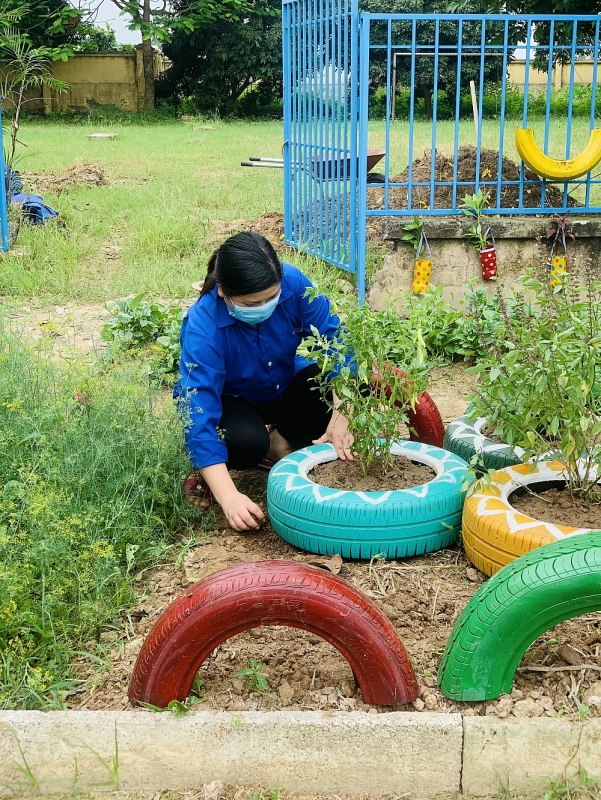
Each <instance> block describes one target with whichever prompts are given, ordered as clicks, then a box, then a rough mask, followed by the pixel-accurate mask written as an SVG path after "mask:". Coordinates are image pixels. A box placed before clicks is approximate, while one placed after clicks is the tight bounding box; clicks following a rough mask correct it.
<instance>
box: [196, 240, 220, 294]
mask: <svg viewBox="0 0 601 800" xmlns="http://www.w3.org/2000/svg"><path fill="white" fill-rule="evenodd" d="M216 264H217V250H215V251H213V254H212V256H211V258H210V259H209V263H208V269H207V276H206V278H205V280H204V283H203V286H202V290H201V292H200V297H204V296H205V294H208V293H209V292H210V291H211V289H212V288H213V286H215V285H216V283H217V277H216V276H215V265H216Z"/></svg>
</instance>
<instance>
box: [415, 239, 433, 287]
mask: <svg viewBox="0 0 601 800" xmlns="http://www.w3.org/2000/svg"><path fill="white" fill-rule="evenodd" d="M424 248H425V249H426V251H427V253H428V258H423V257H422V255H421V252H422V250H423V249H424ZM431 275H432V251H431V250H430V245H429V244H428V240H427V239H426V234H425V233H424V232H423V231H422V234H421V236H420V239H419V244H418V246H417V251H416V253H415V267H414V268H413V283H412V284H411V288H412V290H413V294H421V293H422V292H427V291H428V287H429V286H430V277H431Z"/></svg>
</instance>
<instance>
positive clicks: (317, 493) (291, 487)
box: [273, 442, 465, 506]
mask: <svg viewBox="0 0 601 800" xmlns="http://www.w3.org/2000/svg"><path fill="white" fill-rule="evenodd" d="M416 445H417V446H416ZM428 448H429V445H425V444H423V443H421V442H416V443H411V447H409V448H408V449H410V450H413V451H414V452H417V453H419V452H424V451H426V452H427V450H428ZM313 455H315V454H314V452H312V451H310V450H307V449H303V450H297V451H296V452H295V453H293V454H292V456H288V458H294V461H296V463H297V464H300V463H301V462H302V461H303V460H304V459H305V458H307V457H309V456H313ZM455 458H456V457H455V456H454V455H453V453H450V452H447V453H445V455H444V456H443V457H442V458H440V459H439V462H440V463H441V464H445V463H446V462H447V461H449V460H454V459H455ZM284 466H285V465H284ZM428 466H429V465H428ZM458 471H459V472H461V473H464V472H465V468H464V467H462V466H461V465H459V464H458V465H457V466H455V467H451V468H450V469H449V470H448V471H446V472H445V473H444V474H443V475H439V476H437V477H436V478H434V480H432V481H431V482H429V483H424V484H423V485H422V486H417V487H416V488H415V489H395V490H392V491H388V492H384V493H383V494H382V495H381V496H380V497H374V496H373V495H374V494H376V493H375V492H373V493H372V494H366V493H365V492H356V491H349V490H347V489H343V490H342V491H339V492H334V491H332V489H329V488H328V487H327V486H321V485H320V484H318V483H315V482H314V481H311V480H309V478H306V477H304V476H303V475H299V474H298V472H284V471H282V469H278V467H277V466H276V467H274V468H273V474H274V475H278V476H279V477H286V485H285V490H286V491H287V492H296V491H301V490H302V489H310V490H311V493H312V494H313V497H314V498H315V500H316V502H317V503H323V502H325V501H326V500H334V499H335V498H337V497H342V496H344V495H349V494H352V495H353V496H354V497H359V498H361V500H363V501H364V502H366V503H369V504H370V505H373V506H377V505H380V503H384V502H385V501H386V500H387V499H388V498H389V497H390V495H391V494H392V492H393V491H396V492H406V493H407V494H412V495H414V496H415V497H419V498H423V497H426V496H427V494H428V492H429V490H430V487H431V486H432V485H433V484H434V483H436V484H441V483H457V478H456V477H455V475H454V474H453V473H454V472H458ZM295 480H299V481H300V483H299V484H295ZM322 489H324V490H325V491H326V492H327V494H326V495H325V496H324V495H322V493H321V490H322Z"/></svg>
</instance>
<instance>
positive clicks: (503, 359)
mask: <svg viewBox="0 0 601 800" xmlns="http://www.w3.org/2000/svg"><path fill="white" fill-rule="evenodd" d="M523 286H524V289H525V290H526V291H527V292H529V293H530V294H531V295H533V296H534V297H535V299H536V303H537V306H538V308H539V311H538V312H537V313H536V314H534V313H532V311H531V307H530V306H529V305H528V304H527V303H526V302H525V300H524V297H523V296H521V295H516V297H515V302H516V307H515V315H514V318H513V319H511V318H510V317H509V315H508V314H507V313H506V312H505V303H504V301H503V300H502V299H500V301H499V302H500V310H501V318H502V320H503V324H502V329H501V330H500V331H499V335H498V341H495V340H493V341H491V342H490V343H489V346H488V348H487V351H488V352H487V355H486V357H484V358H483V359H482V360H481V361H480V362H479V363H478V364H477V365H476V366H475V367H473V368H472V370H473V371H474V372H476V373H478V375H479V376H480V383H479V387H478V390H477V391H476V392H475V393H474V394H473V395H472V396H471V398H470V400H471V401H472V403H473V408H474V414H475V415H477V416H483V417H486V418H487V420H488V424H489V427H492V428H494V433H495V434H497V435H498V436H500V437H501V438H502V440H503V441H504V442H507V443H508V444H510V445H513V446H519V447H523V448H524V450H525V451H526V456H525V457H526V458H528V457H531V456H534V457H536V458H540V457H542V456H545V457H547V458H552V459H554V460H556V461H559V462H560V463H561V464H563V466H564V469H565V473H566V476H567V485H568V488H569V490H570V491H571V492H580V493H581V494H582V495H583V496H585V497H589V498H591V499H595V500H596V501H597V502H598V501H599V499H600V498H599V488H598V486H597V480H598V474H599V468H600V467H601V397H600V395H599V390H598V385H597V381H598V380H599V376H600V375H601V331H600V329H599V320H600V319H601V283H599V282H594V281H592V280H591V281H590V282H589V285H588V286H587V287H586V288H584V289H576V288H574V289H570V287H569V286H568V285H567V283H566V284H564V289H563V291H559V290H557V289H556V290H555V291H554V292H551V290H550V288H549V286H548V284H547V283H546V282H545V283H544V284H543V283H541V282H540V281H538V280H536V279H535V278H533V277H532V276H531V275H527V276H526V277H524V278H523ZM474 313H475V315H476V319H477V320H478V321H479V320H480V319H481V318H482V317H481V310H480V309H479V308H478V307H476V308H475V311H474ZM499 343H501V345H502V346H499Z"/></svg>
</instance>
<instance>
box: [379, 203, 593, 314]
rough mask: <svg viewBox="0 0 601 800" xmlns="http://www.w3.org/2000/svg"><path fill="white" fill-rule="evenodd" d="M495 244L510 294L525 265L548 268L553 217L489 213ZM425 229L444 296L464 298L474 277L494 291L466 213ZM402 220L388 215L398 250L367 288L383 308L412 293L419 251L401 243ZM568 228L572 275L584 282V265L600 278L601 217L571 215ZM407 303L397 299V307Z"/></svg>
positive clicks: (428, 222)
mask: <svg viewBox="0 0 601 800" xmlns="http://www.w3.org/2000/svg"><path fill="white" fill-rule="evenodd" d="M487 219H488V221H489V222H490V225H491V228H492V229H493V233H494V236H495V241H496V244H497V264H498V269H499V282H500V283H502V284H503V287H504V292H505V293H506V294H509V293H510V292H511V289H512V287H517V286H518V285H519V284H518V280H517V279H518V277H519V276H520V275H522V274H523V273H524V270H525V269H526V268H532V269H533V270H534V271H535V274H537V275H539V276H540V275H543V274H545V273H546V272H547V271H548V266H547V263H546V262H547V261H548V259H549V250H550V248H549V247H548V246H547V244H546V243H545V238H546V232H547V229H548V227H549V218H546V219H545V218H540V217H539V218H536V217H535V218H529V217H526V216H523V217H505V218H498V217H489V218H487ZM423 223H424V231H425V234H426V236H427V238H428V241H429V243H430V248H431V250H432V265H433V266H432V278H431V281H430V282H431V283H432V284H442V285H443V287H444V297H445V299H446V300H448V301H450V302H453V304H455V305H457V304H458V303H459V301H461V300H462V299H463V298H464V297H465V284H466V283H467V281H469V280H471V279H472V278H475V279H476V284H477V286H479V287H482V288H486V289H488V291H489V292H491V291H495V290H496V282H495V281H484V280H482V271H481V268H480V262H479V259H478V254H477V252H476V250H475V249H474V248H473V247H472V245H471V244H470V242H469V241H468V240H467V239H466V238H465V236H466V233H467V230H468V228H469V227H470V226H471V225H472V224H473V223H472V221H471V220H469V219H467V218H463V217H440V218H437V217H434V218H426V219H424V220H423ZM403 224H404V222H403V220H401V221H400V222H399V221H398V220H397V219H390V220H386V221H384V223H383V229H384V238H385V239H387V240H389V241H392V242H393V243H394V249H393V250H392V252H390V253H388V254H387V255H386V256H385V257H384V266H383V267H382V269H381V270H379V271H378V272H376V274H375V275H374V277H373V279H372V281H371V284H370V286H369V289H368V292H367V300H368V302H369V304H370V305H371V306H372V307H373V308H375V309H377V310H382V309H383V308H385V307H386V306H387V305H388V302H389V297H392V298H393V302H394V298H401V297H403V296H404V295H406V294H407V293H408V292H411V283H412V280H413V267H414V264H415V253H414V250H413V247H411V245H408V244H407V243H406V242H402V241H401V239H402V237H403V234H404V231H403ZM569 229H570V230H571V231H573V232H574V233H575V235H576V240H575V241H574V242H569V243H568V272H569V273H570V274H571V275H572V278H573V280H577V281H579V282H580V281H581V282H584V278H585V269H586V268H587V267H588V266H590V268H591V269H592V270H593V273H594V275H595V278H596V279H597V280H601V262H600V260H599V256H600V254H601V220H599V218H598V217H596V218H585V217H576V216H574V217H571V218H570V220H569ZM403 306H404V303H403V302H402V300H400V299H399V300H398V302H397V307H398V309H399V310H401V308H402V307H403Z"/></svg>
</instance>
